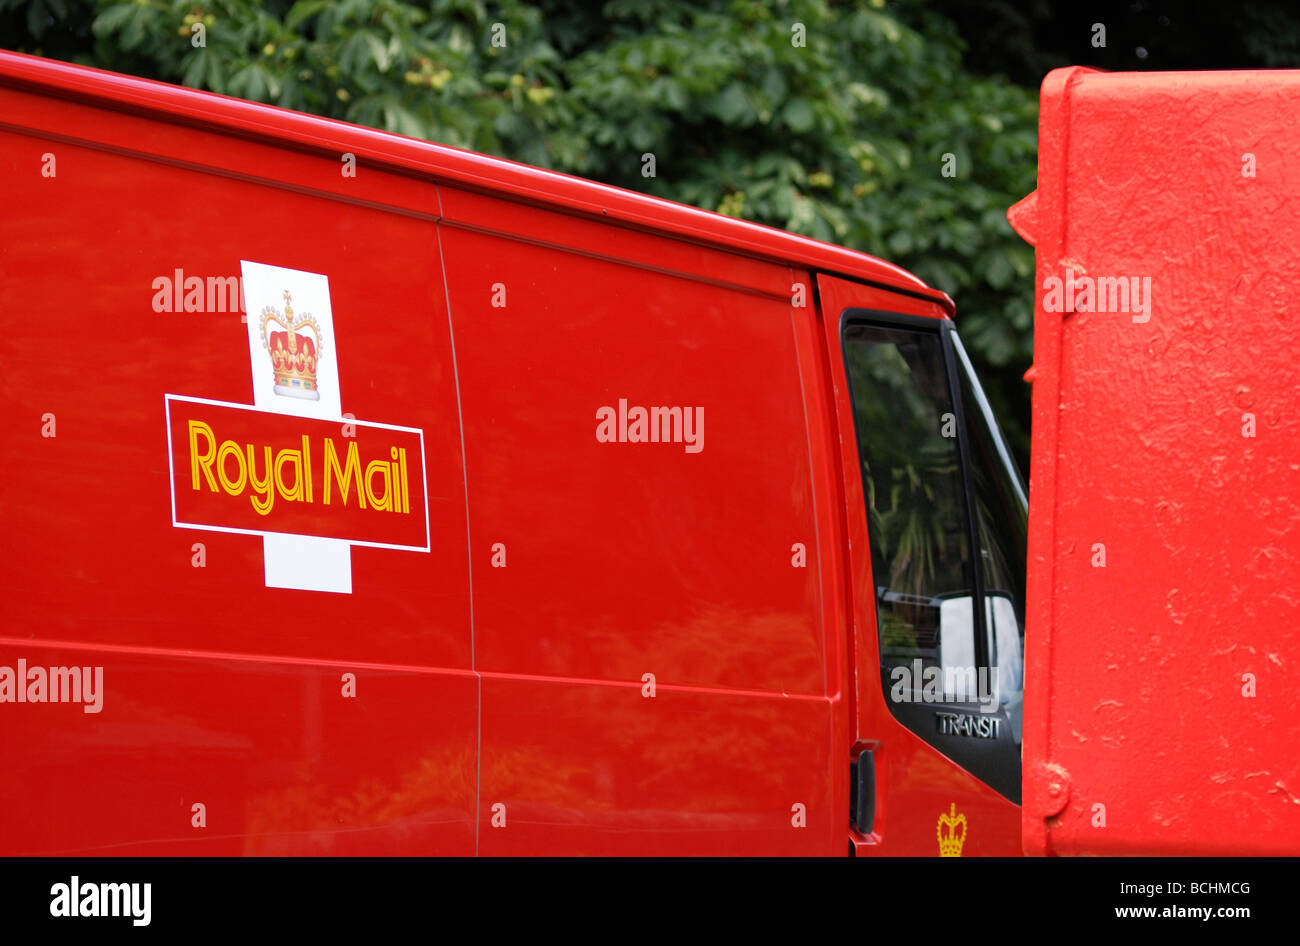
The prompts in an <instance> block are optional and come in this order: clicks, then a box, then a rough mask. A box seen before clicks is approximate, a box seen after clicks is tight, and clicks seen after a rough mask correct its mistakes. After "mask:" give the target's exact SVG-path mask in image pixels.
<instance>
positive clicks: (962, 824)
mask: <svg viewBox="0 0 1300 946" xmlns="http://www.w3.org/2000/svg"><path fill="white" fill-rule="evenodd" d="M945 827H946V828H947V829H948V830H947V831H945V830H944V828H945ZM958 829H960V830H958ZM935 833H936V834H937V835H938V837H939V856H940V857H961V849H962V845H964V844H965V843H966V816H965V815H964V814H962V815H959V814H957V803H956V802H953V803H952V804H951V805H949V806H948V811H947V812H945V813H943V814H940V815H939V825H938V827H937V828H936V829H935Z"/></svg>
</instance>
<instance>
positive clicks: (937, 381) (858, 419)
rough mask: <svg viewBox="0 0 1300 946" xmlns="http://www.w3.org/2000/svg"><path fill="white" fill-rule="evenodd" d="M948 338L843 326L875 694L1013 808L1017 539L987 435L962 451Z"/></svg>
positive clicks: (968, 393)
mask: <svg viewBox="0 0 1300 946" xmlns="http://www.w3.org/2000/svg"><path fill="white" fill-rule="evenodd" d="M950 331H951V329H950V324H949V323H944V322H940V321H938V320H923V319H915V318H908V317H903V316H889V315H886V314H882V313H866V312H862V311H861V310H850V312H849V313H846V318H845V322H844V329H843V342H844V356H845V363H846V368H847V371H848V379H849V388H850V395H851V397H852V402H853V416H854V425H855V429H856V432H857V438H858V453H859V458H860V461H861V471H862V486H863V494H864V498H865V500H866V514H867V528H868V533H869V536H870V545H871V567H872V576H873V579H872V580H873V584H874V586H875V587H874V589H873V593H874V597H875V603H876V616H877V628H878V631H879V648H880V667H881V674H882V679H881V683H882V686H883V688H884V692H885V697H886V703H887V704H888V706H889V708H890V712H891V713H892V714H893V715H894V717H895V718H896V719H898V720H899V722H901V723H902V724H903V725H905V726H907V727H908V728H909V729H911V730H913V731H914V732H916V733H917V735H919V736H921V737H922V738H923V739H925V740H926V741H927V742H929V743H930V744H931V745H934V746H935V747H936V748H938V749H940V750H941V751H942V752H943V753H944V754H945V755H947V756H948V757H949V758H951V759H953V761H955V762H957V763H958V764H959V765H961V766H963V767H964V768H966V769H967V770H968V771H970V772H971V773H972V774H974V775H976V776H978V777H979V778H981V779H983V780H984V781H985V782H987V783H988V784H989V785H991V786H992V787H993V788H995V789H997V790H998V791H999V792H1001V793H1002V794H1004V795H1006V796H1007V797H1009V798H1012V800H1014V801H1019V797H1020V745H1019V744H1020V689H1021V683H1020V679H1021V666H1022V664H1021V650H1022V644H1021V642H1022V641H1023V630H1022V629H1023V621H1024V606H1023V600H1024V549H1023V540H1022V544H1021V545H1020V552H1019V558H1018V559H1017V558H1016V554H1015V535H1016V529H1017V528H1018V526H1017V525H1016V523H1015V522H1014V521H1013V523H1012V524H1011V525H1010V526H1007V525H1005V524H1004V519H1005V517H1006V515H1007V512H1006V509H1005V508H1004V507H1005V502H1004V500H1005V497H1004V495H1003V494H1002V493H1001V492H999V489H1000V485H1001V484H1000V481H999V480H998V475H999V471H998V469H997V468H996V467H995V466H990V451H992V452H993V454H994V455H993V460H996V459H997V457H996V449H995V446H994V444H995V442H996V441H994V440H991V439H990V437H991V436H993V434H992V433H990V431H989V430H988V428H987V427H986V426H985V427H981V428H979V432H980V438H979V440H978V442H977V443H975V444H973V445H972V443H971V442H969V441H968V437H967V433H966V424H967V423H968V419H967V418H966V416H965V415H966V414H967V413H968V412H970V411H972V410H975V409H976V408H975V407H974V402H975V400H976V397H975V393H974V392H975V390H976V388H973V387H972V382H971V381H970V379H969V378H966V379H965V380H959V378H960V377H961V375H960V372H959V371H958V368H957V359H956V356H955V355H954V354H953V353H952V350H951V342H950V339H949V334H950ZM955 389H956V390H958V391H960V394H959V395H957V396H959V397H960V398H961V400H960V401H957V400H956V399H955V396H954V390H955ZM980 397H982V395H980ZM976 420H978V421H979V423H980V424H984V423H985V422H984V420H983V419H982V417H981V418H976ZM972 468H976V469H977V470H978V472H975V473H974V474H973V475H972V472H971V470H972ZM1003 475H1004V473H1003ZM972 507H973V508H974V509H975V511H976V517H975V521H974V522H973V521H972V517H971V509H972ZM977 537H978V538H977ZM977 541H978V548H979V555H978V556H975V555H972V553H971V549H972V545H973V544H974V543H975V542H977ZM976 561H978V562H979V563H980V564H979V569H978V571H977V570H976V566H975V563H976ZM1017 567H1018V568H1019V572H1018V573H1017V572H1016V571H1015V569H1016V568H1017ZM986 588H987V589H988V591H987V592H986V590H985V589H986ZM981 604H982V606H980V605H981ZM999 660H1001V661H1003V662H1004V663H1005V667H1000V666H999V663H998V661H999Z"/></svg>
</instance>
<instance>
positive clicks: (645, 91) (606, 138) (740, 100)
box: [0, 0, 1037, 460]
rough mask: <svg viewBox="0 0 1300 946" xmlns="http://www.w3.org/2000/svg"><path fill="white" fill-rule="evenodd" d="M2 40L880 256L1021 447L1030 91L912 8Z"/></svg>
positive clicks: (465, 20)
mask: <svg viewBox="0 0 1300 946" xmlns="http://www.w3.org/2000/svg"><path fill="white" fill-rule="evenodd" d="M198 25H201V26H202V31H201V32H202V34H203V39H204V45H196V38H197V36H198V33H199V32H200V31H198V30H196V26H198ZM0 45H4V46H6V47H8V48H17V49H21V50H23V51H28V52H36V53H39V54H41V55H47V56H52V57H54V58H62V59H68V60H73V61H77V62H82V63H85V64H88V65H94V66H98V67H101V68H106V69H111V70H114V71H119V72H125V73H130V74H134V75H141V76H146V77H150V78H157V79H162V80H165V81H169V82H178V83H184V84H185V85H189V86H193V87H195V88H203V89H209V90H212V91H214V92H220V93H224V94H227V95H234V96H238V97H241V98H245V99H251V100H254V101H259V102H268V103H271V104H275V105H280V106H283V107H285V108H292V109H298V110H302V111H307V112H312V113H316V114H319V115H326V116H330V117H334V118H340V119H344V120H347V121H350V122H356V123H359V124H363V125H370V126H374V127H377V128H382V129H385V130H388V131H393V132H398V133H401V134H404V135H411V136H413V137H417V138H426V139H430V140H434V141H439V142H443V143H445V144H450V145H456V146H460V147H465V148H470V149H473V150H475V151H480V152H484V153H488V154H494V155H500V156H503V157H508V158H512V159H514V160H518V161H524V162H527V163H529V164H533V165H537V166H540V167H546V168H553V169H556V170H560V171H566V172H569V173H573V174H579V175H582V176H584V177H589V178H592V179H595V180H599V181H604V182H607V183H611V184H616V185H620V186H623V187H628V188H632V189H635V190H641V191H646V192H649V193H653V194H656V195H659V196H663V197H667V198H670V199H673V200H678V201H682V202H685V203H689V204H694V205H697V206H700V207H704V208H707V209H710V210H717V211H719V212H721V213H726V214H731V215H734V216H740V217H745V218H747V219H751V220H756V221H759V222H762V223H766V224H770V225H772V226H777V227H781V228H783V229H786V230H790V231H793V232H796V233H801V234H805V235H808V236H811V237H815V238H817V239H821V240H828V241H831V242H835V243H840V244H843V245H845V246H850V247H854V248H856V249H861V250H865V251H867V252H869V253H873V254H876V255H879V256H882V257H884V258H886V259H889V260H891V261H892V262H896V263H898V264H900V265H902V266H904V267H906V268H908V269H910V270H912V271H913V272H915V273H916V274H917V275H919V276H920V277H921V278H923V279H925V280H926V281H927V282H929V283H930V284H931V285H934V286H936V287H938V288H940V289H943V290H945V291H947V292H948V293H950V294H951V295H953V296H954V298H956V300H957V303H958V309H959V314H958V324H959V326H960V329H961V332H962V336H963V338H964V339H965V341H966V343H967V347H968V348H969V349H971V350H972V353H973V354H974V356H975V358H976V360H977V363H979V365H980V367H981V368H982V369H983V371H982V373H983V374H984V376H985V380H986V385H987V386H988V387H989V388H990V396H991V397H992V399H993V400H994V401H995V404H996V405H997V406H998V407H999V408H1001V412H1002V414H1003V416H1004V418H1005V420H1006V421H1007V422H1008V423H1007V426H1008V428H1009V433H1011V435H1012V439H1013V440H1014V441H1015V442H1016V445H1017V447H1018V448H1019V452H1020V453H1021V456H1022V460H1023V458H1024V457H1025V456H1026V455H1027V449H1028V440H1027V430H1028V407H1027V405H1028V399H1027V393H1026V390H1025V387H1024V385H1023V383H1022V382H1021V381H1020V374H1021V372H1023V371H1024V369H1025V368H1026V367H1027V366H1028V364H1029V362H1030V360H1031V350H1030V344H1031V313H1032V294H1033V285H1032V283H1033V279H1032V276H1033V265H1034V264H1033V254H1032V251H1031V249H1030V248H1029V247H1028V246H1026V245H1025V244H1024V243H1022V242H1021V241H1020V240H1019V238H1017V237H1016V236H1015V235H1014V234H1013V233H1012V231H1011V229H1010V227H1009V226H1008V225H1007V223H1006V219H1005V212H1006V208H1007V207H1008V206H1009V205H1010V204H1011V203H1013V202H1014V201H1015V200H1018V199H1019V198H1020V197H1023V196H1024V195H1025V194H1027V193H1029V192H1030V191H1031V190H1033V188H1034V186H1035V166H1036V148H1037V141H1036V121H1037V107H1036V94H1035V92H1034V91H1033V90H1031V89H1025V88H1022V87H1020V86H1017V85H1014V84H1012V83H1010V82H1008V81H1007V80H1005V79H1002V78H999V77H996V76H994V77H987V76H979V75H975V74H973V73H971V72H968V71H967V70H966V69H965V68H964V67H963V62H962V56H963V49H964V47H963V43H962V40H961V38H960V37H959V36H958V35H957V32H956V30H955V28H954V27H953V26H952V24H951V22H950V21H949V20H947V19H945V18H944V17H942V16H940V15H937V14H935V13H933V12H930V11H928V10H927V9H926V8H925V7H923V6H922V4H921V3H920V2H919V0H897V2H894V3H891V4H889V5H888V6H886V4H885V3H884V0H870V2H858V3H838V2H830V0H788V2H780V0H778V2H754V0H692V2H680V0H609V2H606V3H604V4H603V6H599V7H596V6H585V7H584V5H581V4H579V5H571V4H567V3H561V2H556V0H538V2H534V3H524V2H521V0H501V2H497V3H493V4H488V3H484V2H480V0H431V2H428V3H425V4H415V3H406V2H401V0H298V2H296V3H285V2H276V0H270V2H266V3H252V2H248V0H125V2H123V0H0ZM647 153H652V154H653V155H654V156H655V170H656V175H655V176H654V177H652V178H649V177H645V176H643V174H642V168H643V155H645V154H647ZM945 167H946V168H947V169H948V170H949V171H950V173H952V175H953V176H945V175H944V169H945Z"/></svg>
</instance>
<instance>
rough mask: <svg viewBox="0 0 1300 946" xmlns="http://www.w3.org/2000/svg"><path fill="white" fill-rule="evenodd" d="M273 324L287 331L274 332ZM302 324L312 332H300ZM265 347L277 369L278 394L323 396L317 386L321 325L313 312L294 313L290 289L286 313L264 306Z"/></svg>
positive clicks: (263, 340)
mask: <svg viewBox="0 0 1300 946" xmlns="http://www.w3.org/2000/svg"><path fill="white" fill-rule="evenodd" d="M272 325H279V326H281V327H282V328H283V329H284V331H283V332H272V331H271V330H270V329H271V326H272ZM299 328H305V329H310V330H311V333H312V335H307V334H305V333H303V334H299V332H298V329H299ZM313 335H314V336H315V338H314V339H313V337H312V336H313ZM262 347H263V348H265V349H266V351H267V353H268V354H270V356H271V365H272V367H273V368H274V369H275V393H276V394H279V395H280V396H281V397H301V398H308V399H310V400H313V401H319V400H320V392H319V391H318V390H317V389H316V360H317V358H318V357H319V355H320V351H321V344H320V326H319V325H318V324H317V323H316V320H315V319H314V318H312V316H311V315H310V314H304V315H300V316H297V317H295V316H294V314H293V295H292V293H290V292H289V291H288V290H287V289H286V290H285V293H284V314H283V315H282V314H281V313H280V312H279V311H278V310H277V309H275V308H273V307H272V306H267V307H266V308H264V309H263V310H262Z"/></svg>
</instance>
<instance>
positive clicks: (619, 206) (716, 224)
mask: <svg viewBox="0 0 1300 946" xmlns="http://www.w3.org/2000/svg"><path fill="white" fill-rule="evenodd" d="M0 85H4V86H9V87H12V88H16V89H24V88H25V89H35V90H39V91H40V93H41V95H42V96H58V97H60V98H66V99H70V100H73V101H79V102H87V103H90V104H92V105H94V106H96V107H97V108H103V109H111V110H114V111H122V112H129V113H132V114H143V115H150V116H152V117H154V118H157V119H161V120H163V121H166V122H168V123H169V124H170V125H172V126H173V127H174V128H175V129H177V130H179V129H181V128H187V129H189V128H197V129H201V130H204V131H219V132H222V133H224V134H226V135H229V136H233V137H236V138H245V139H251V140H258V141H266V142H277V143H279V144H282V145H284V146H285V147H287V148H290V149H293V150H294V151H297V152H300V153H311V154H316V155H324V156H328V158H329V159H330V161H332V162H333V165H332V167H331V166H330V165H318V169H320V170H321V171H322V172H324V171H326V170H327V169H328V171H329V172H337V170H338V161H339V155H341V154H343V153H351V154H354V155H356V157H357V159H358V163H359V166H360V167H363V168H365V167H372V168H376V169H384V170H388V171H391V172H395V173H396V174H398V175H408V176H414V177H417V178H426V179H429V178H436V179H437V180H439V181H443V182H447V183H452V184H455V185H457V186H459V187H463V188H466V189H472V190H480V191H487V192H491V193H495V194H498V195H501V196H505V197H509V198H511V199H514V200H518V201H521V202H526V203H532V204H539V205H543V206H549V207H552V208H555V209H558V210H560V211H562V212H564V213H567V214H576V215H581V216H586V217H590V218H594V219H600V220H603V221H605V222H611V223H618V224H622V225H626V226H629V227H633V228H635V229H638V230H646V231H650V232H654V233H660V234H663V235H665V236H671V237H674V238H676V239H680V240H686V241H689V242H692V243H701V244H705V245H709V246H714V247H719V248H722V249H724V250H726V251H727V252H729V253H739V254H745V255H749V256H755V257H760V258H765V259H768V260H771V261H775V262H779V263H793V264H795V265H797V266H800V267H804V268H811V269H817V270H822V271H825V272H834V273H842V274H844V275H846V276H850V277H853V278H857V279H864V280H868V281H873V282H879V283H882V284H885V285H890V286H898V287H900V288H904V289H907V290H908V291H911V292H918V293H922V294H925V295H927V296H929V297H931V298H933V299H935V300H936V301H938V302H939V303H940V304H941V305H943V306H945V307H946V308H947V309H948V311H952V300H951V299H949V298H948V297H947V296H946V295H945V294H944V293H942V292H939V291H938V290H934V289H931V288H929V287H928V286H926V285H925V284H924V283H923V282H922V281H921V280H920V279H918V278H917V277H915V276H913V275H912V274H911V273H909V272H907V271H906V270H904V269H902V268H900V267H898V266H894V265H893V264H891V263H887V262H885V261H883V260H879V259H876V258H875V257H872V256H867V255H866V254H863V253H858V252H855V251H853V250H848V249H844V248H842V247H837V246H832V245H830V244H826V243H821V242H818V241H816V240H811V239H808V238H806V237H801V236H797V235H795V234H791V233H786V232H784V231H782V230H775V229H772V228H771V227H764V226H759V225H757V224H753V223H749V222H747V221H743V220H737V219H734V218H731V217H725V216H721V215H719V214H713V213H708V212H706V211H702V210H698V209H696V208H693V207H687V206H684V205H682V204H675V203H672V202H670V201H665V200H660V199H657V198H654V197H647V196H644V195H641V194H636V193H633V192H631V191H626V190H622V189H620V188H617V187H609V186H607V185H603V184H597V183H594V182H592V181H586V180H583V179H581V178H576V177H570V176H569V175H565V174H557V173H555V172H552V171H544V170H541V169H538V168H534V167H529V166H527V165H523V164H518V163H515V162H513V161H504V160H501V159H499V158H491V157H487V156H485V155H480V154H475V153H473V152H469V151H463V150H461V149H458V148H450V147H447V146H445V145H438V144H432V143H429V142H425V141H419V140H416V139H413V138H406V137H403V136H400V135H394V134H388V133H385V132H379V131H375V130H373V129H369V128H363V127H360V126H357V125H349V124H347V123H344V122H338V121H333V120H330V119H324V118H317V117H315V116H311V115H304V114H302V113H299V112H291V111H288V110H286V109H280V108H275V107H272V106H268V105H258V104H254V103H252V102H244V101H241V100H239V99H233V98H229V97H227V96H221V95H214V94H212V93H208V92H196V91H194V90H192V89H186V88H182V87H179V86H174V85H168V84H166V83H162V82H153V81H149V80H145V79H136V78H132V77H129V76H123V75H118V74H115V73H111V72H104V71H102V70H98V69H89V68H86V67H83V66H73V65H69V64H67V63H62V62H55V61H53V60H48V59H41V58H38V57H35V56H26V55H22V54H19V53H10V52H0ZM41 101H42V102H44V101H47V99H45V98H42V99H41ZM12 120H13V119H11V118H9V117H7V115H5V116H0V127H2V126H3V123H4V122H7V121H12ZM157 133H159V134H166V131H165V129H163V128H158V129H157ZM133 140H134V141H136V142H137V143H138V142H139V141H140V139H133ZM146 140H147V139H146ZM227 147H228V144H227V142H225V141H223V144H222V149H221V150H225V149H226V148H227ZM194 160H195V161H196V162H198V163H200V164H204V163H206V162H208V161H209V160H211V161H215V162H220V161H221V155H220V154H219V153H212V152H209V153H207V154H203V155H196V156H195V158H194ZM259 170H260V169H257V168H247V169H246V171H247V172H248V173H251V174H256V173H259ZM359 177H365V175H359ZM386 186H388V187H392V188H396V187H398V186H399V182H398V181H390V182H389V183H387V184H386ZM326 189H327V190H334V189H335V188H333V187H327V188H326ZM349 193H352V194H356V193H358V191H356V190H350V191H349Z"/></svg>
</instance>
